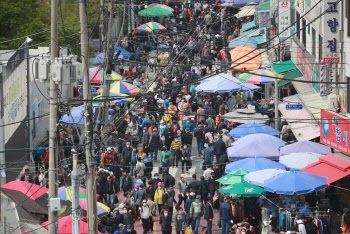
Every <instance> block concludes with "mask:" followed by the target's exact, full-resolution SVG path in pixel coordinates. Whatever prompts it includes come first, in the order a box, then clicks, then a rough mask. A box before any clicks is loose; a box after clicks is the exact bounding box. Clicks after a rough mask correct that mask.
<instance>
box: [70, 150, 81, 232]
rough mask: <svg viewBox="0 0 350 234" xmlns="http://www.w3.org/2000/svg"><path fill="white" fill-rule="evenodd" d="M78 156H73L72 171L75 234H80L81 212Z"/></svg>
mask: <svg viewBox="0 0 350 234" xmlns="http://www.w3.org/2000/svg"><path fill="white" fill-rule="evenodd" d="M77 167H78V155H77V154H73V171H72V219H73V222H72V225H73V226H72V231H73V234H80V220H79V218H80V210H79V174H78V168H77Z"/></svg>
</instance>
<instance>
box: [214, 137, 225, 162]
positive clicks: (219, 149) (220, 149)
mask: <svg viewBox="0 0 350 234" xmlns="http://www.w3.org/2000/svg"><path fill="white" fill-rule="evenodd" d="M224 153H226V145H225V142H223V141H222V135H220V136H219V140H217V141H216V142H215V143H214V156H216V161H218V162H219V160H220V156H221V155H223V154H224Z"/></svg>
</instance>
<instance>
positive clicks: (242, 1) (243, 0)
mask: <svg viewBox="0 0 350 234" xmlns="http://www.w3.org/2000/svg"><path fill="white" fill-rule="evenodd" d="M252 3H253V4H254V3H257V4H258V3H259V0H238V1H237V2H235V3H234V4H233V6H240V7H241V6H245V5H247V4H252Z"/></svg>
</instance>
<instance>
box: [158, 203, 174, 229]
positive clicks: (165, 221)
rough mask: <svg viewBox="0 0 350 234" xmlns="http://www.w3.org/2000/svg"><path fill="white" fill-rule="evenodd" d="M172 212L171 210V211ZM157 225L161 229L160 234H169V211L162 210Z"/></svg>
mask: <svg viewBox="0 0 350 234" xmlns="http://www.w3.org/2000/svg"><path fill="white" fill-rule="evenodd" d="M171 212H172V210H171ZM159 223H160V224H161V227H162V234H171V230H172V227H171V216H170V215H169V210H168V209H167V210H164V211H163V213H162V214H161V216H160V219H159Z"/></svg>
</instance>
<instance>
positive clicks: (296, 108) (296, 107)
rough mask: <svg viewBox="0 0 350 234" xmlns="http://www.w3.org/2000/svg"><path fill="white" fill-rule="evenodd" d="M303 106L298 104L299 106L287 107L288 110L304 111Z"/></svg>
mask: <svg viewBox="0 0 350 234" xmlns="http://www.w3.org/2000/svg"><path fill="white" fill-rule="evenodd" d="M302 109H303V105H301V104H297V105H286V110H302Z"/></svg>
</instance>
